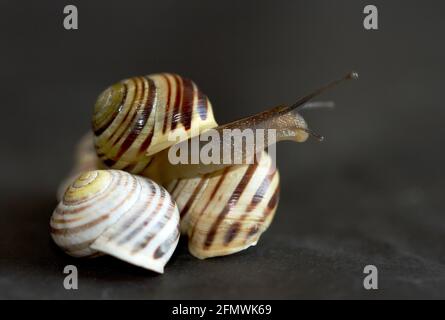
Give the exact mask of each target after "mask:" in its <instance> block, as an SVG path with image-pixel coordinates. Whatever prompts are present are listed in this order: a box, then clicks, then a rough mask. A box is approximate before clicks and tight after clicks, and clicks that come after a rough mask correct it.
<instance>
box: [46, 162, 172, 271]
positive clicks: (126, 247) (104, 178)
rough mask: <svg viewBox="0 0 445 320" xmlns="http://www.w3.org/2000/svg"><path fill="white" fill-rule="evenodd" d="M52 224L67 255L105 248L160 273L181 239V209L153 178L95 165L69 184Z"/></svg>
mask: <svg viewBox="0 0 445 320" xmlns="http://www.w3.org/2000/svg"><path fill="white" fill-rule="evenodd" d="M50 227H51V236H52V238H53V239H54V241H55V243H56V244H57V245H58V246H59V247H61V248H62V249H63V250H64V251H65V252H66V253H67V254H69V255H71V256H74V257H88V256H90V257H91V256H97V255H100V254H101V253H106V254H109V255H112V256H114V257H117V258H119V259H122V260H124V261H127V262H129V263H132V264H134V265H137V266H141V267H143V268H146V269H149V270H153V271H156V272H159V273H163V271H164V266H165V264H166V263H167V261H168V260H169V259H170V257H171V255H172V254H173V251H174V249H175V248H176V245H177V243H178V240H179V212H178V209H177V207H176V204H175V203H174V202H173V200H172V199H171V197H170V195H169V194H168V192H166V191H165V189H164V188H162V187H160V186H159V185H157V184H156V183H154V182H153V181H151V180H149V179H146V178H142V177H137V176H133V175H131V174H129V173H127V172H123V171H118V170H96V171H89V172H86V173H83V174H81V175H80V176H79V178H78V179H77V180H75V181H74V182H73V183H72V184H71V185H70V186H69V187H68V189H67V190H66V192H65V194H64V196H63V199H62V201H61V202H60V203H59V205H58V206H57V208H56V209H55V211H54V213H53V215H52V217H51V220H50Z"/></svg>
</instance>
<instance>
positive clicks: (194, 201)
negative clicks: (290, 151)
mask: <svg viewBox="0 0 445 320" xmlns="http://www.w3.org/2000/svg"><path fill="white" fill-rule="evenodd" d="M167 190H168V191H169V192H170V193H171V194H172V197H173V198H174V199H175V200H176V203H177V205H178V207H179V210H180V215H181V233H183V234H187V235H188V237H189V250H190V252H191V253H192V254H193V255H194V256H196V257H198V258H200V259H205V258H209V257H214V256H223V255H228V254H232V253H235V252H239V251H241V250H244V249H246V248H247V247H249V246H253V245H256V243H257V242H258V240H259V238H260V236H261V234H262V233H263V232H264V231H265V230H266V229H267V227H268V226H269V225H270V223H271V221H272V219H273V217H274V214H275V210H276V208H277V205H278V198H279V174H278V170H276V168H275V166H274V164H273V163H272V160H271V158H270V156H269V155H268V154H267V153H266V152H263V153H262V155H261V157H260V160H259V161H258V162H257V163H256V164H252V165H242V166H230V167H228V168H227V169H224V170H222V171H218V172H215V173H211V174H207V175H205V176H203V177H196V178H192V179H181V180H176V181H173V182H172V183H170V185H169V186H168V187H167Z"/></svg>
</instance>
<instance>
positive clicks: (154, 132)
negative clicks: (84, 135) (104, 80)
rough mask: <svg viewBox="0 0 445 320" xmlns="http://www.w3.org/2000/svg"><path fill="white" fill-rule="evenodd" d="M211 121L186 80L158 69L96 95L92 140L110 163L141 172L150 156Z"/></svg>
mask: <svg viewBox="0 0 445 320" xmlns="http://www.w3.org/2000/svg"><path fill="white" fill-rule="evenodd" d="M215 126H216V122H215V119H214V117H213V111H212V106H211V104H210V101H209V100H208V98H207V97H206V96H205V95H204V94H203V93H202V92H201V91H200V90H199V89H198V87H197V86H196V84H195V83H193V82H192V81H191V80H189V79H186V78H183V77H180V76H178V75H176V74H169V73H161V74H152V75H148V76H143V77H134V78H130V79H126V80H123V81H121V82H119V83H117V84H114V85H112V86H111V87H109V88H107V89H106V90H105V91H104V92H102V93H101V94H100V96H99V98H98V99H97V102H96V104H95V107H94V114H93V131H94V135H95V146H96V151H97V154H98V156H99V158H100V159H101V160H102V162H103V163H104V164H105V165H107V166H108V167H110V168H113V169H122V170H125V171H128V172H131V173H135V174H142V175H143V174H144V171H145V170H146V169H147V167H148V166H149V164H150V161H151V159H152V156H153V155H155V154H156V153H158V152H159V151H161V150H163V149H166V148H168V147H170V146H171V145H172V144H174V143H175V142H174V141H172V139H171V136H170V139H169V135H171V134H174V135H176V136H178V137H179V136H180V137H182V139H186V138H188V137H190V136H192V135H197V134H199V132H200V131H203V130H205V129H208V128H213V127H215Z"/></svg>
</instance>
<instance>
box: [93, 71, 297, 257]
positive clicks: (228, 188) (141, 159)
mask: <svg viewBox="0 0 445 320" xmlns="http://www.w3.org/2000/svg"><path fill="white" fill-rule="evenodd" d="M292 120H294V117H292ZM298 120H299V119H298ZM300 122H304V121H303V120H301V121H300ZM253 123H259V122H257V121H254V122H253ZM282 123H287V122H286V121H282ZM299 124H301V123H299ZM303 125H305V123H303ZM215 127H217V123H216V121H215V119H214V117H213V111H212V106H211V104H210V102H209V100H208V99H207V97H206V96H205V95H204V94H203V93H202V92H201V91H200V90H199V89H198V88H197V86H196V85H195V84H194V83H193V82H192V81H190V80H188V79H185V78H182V77H180V76H178V75H175V74H153V75H150V76H146V77H134V78H130V79H127V80H123V81H121V82H119V83H118V84H116V85H113V86H111V87H110V88H108V89H106V90H105V91H104V92H103V93H102V94H101V95H100V96H99V98H98V100H97V102H96V105H95V110H94V115H93V130H94V133H95V146H96V151H97V153H98V156H99V157H100V159H101V160H102V161H103V163H105V164H106V165H107V166H109V167H111V168H118V169H122V170H125V171H129V172H132V173H137V174H141V175H144V176H147V177H150V178H152V179H154V180H155V181H162V177H166V176H168V175H169V173H171V172H170V170H172V171H173V170H174V169H175V168H173V167H169V166H168V165H166V164H167V163H166V161H168V160H167V159H166V158H165V157H162V156H161V154H162V152H161V151H166V149H167V148H168V147H170V146H172V145H173V144H174V143H175V142H174V141H172V140H171V139H169V134H171V133H174V134H175V135H177V134H182V135H183V136H182V137H183V139H185V138H190V137H193V136H194V135H196V134H199V133H200V132H203V131H205V130H207V129H210V128H215ZM163 156H165V153H164V154H163ZM174 175H175V174H173V176H174ZM278 184H279V175H278V172H277V171H276V169H275V167H274V166H273V164H272V161H271V159H270V157H269V156H268V155H267V153H266V152H263V153H262V156H261V157H260V160H259V162H258V163H256V164H254V165H244V166H230V167H227V168H225V169H223V170H218V171H216V172H211V173H209V174H205V175H203V176H193V177H187V178H182V179H177V180H174V181H173V182H172V183H169V184H166V185H165V186H166V187H167V189H168V191H169V192H171V194H172V197H173V199H174V200H175V201H176V202H177V205H178V207H179V209H180V212H181V231H182V233H183V234H186V235H188V237H189V250H190V252H191V253H192V254H193V255H194V256H196V257H198V258H202V259H203V258H207V257H214V256H221V255H227V254H231V253H235V252H238V251H241V250H244V249H246V248H247V247H249V246H252V245H255V244H256V243H257V241H258V239H259V237H260V236H261V234H262V233H263V232H264V231H265V230H266V229H267V227H268V226H269V224H270V223H271V221H272V219H273V217H274V213H275V210H276V207H277V203H278V194H279V191H278Z"/></svg>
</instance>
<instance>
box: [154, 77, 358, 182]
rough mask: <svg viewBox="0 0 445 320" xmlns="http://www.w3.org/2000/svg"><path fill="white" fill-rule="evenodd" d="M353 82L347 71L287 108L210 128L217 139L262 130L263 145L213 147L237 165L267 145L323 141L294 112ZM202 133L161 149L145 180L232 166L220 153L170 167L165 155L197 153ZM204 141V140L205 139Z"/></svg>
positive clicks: (167, 178) (273, 109)
mask: <svg viewBox="0 0 445 320" xmlns="http://www.w3.org/2000/svg"><path fill="white" fill-rule="evenodd" d="M355 79H358V74H357V73H356V72H350V73H348V74H346V75H345V76H343V77H342V78H340V79H337V80H334V81H332V82H330V83H328V84H326V85H324V86H322V87H320V88H318V89H316V90H314V91H313V92H311V93H309V94H307V95H305V96H304V97H302V98H300V99H298V100H297V101H296V102H295V103H294V104H292V105H290V106H286V105H284V106H283V105H281V106H277V107H273V108H271V109H268V110H266V111H263V112H260V113H257V114H255V115H252V116H249V117H245V118H242V119H239V120H236V121H233V122H230V123H227V124H224V125H220V126H218V127H216V128H215V129H211V130H216V132H217V135H218V136H219V137H223V135H224V130H226V129H230V130H239V131H241V132H242V131H244V130H251V131H253V132H259V130H263V132H264V133H265V136H264V138H263V139H260V140H261V141H262V142H263V143H261V145H257V141H258V140H255V141H254V142H253V144H254V146H253V148H246V150H239V148H237V146H235V144H233V143H231V142H229V143H227V142H225V141H224V139H219V141H217V142H216V144H217V147H218V148H219V149H220V150H224V149H226V150H229V151H230V152H231V154H237V156H238V157H239V159H241V163H248V162H247V161H246V160H247V159H253V157H254V156H255V154H256V153H258V152H259V151H262V150H264V149H266V148H267V147H268V146H270V145H271V144H273V143H276V142H278V141H285V140H287V141H289V140H290V141H295V142H304V141H306V140H307V139H308V137H309V136H312V137H314V138H316V139H317V140H319V141H323V139H324V137H323V136H322V135H320V134H318V133H316V132H314V131H312V130H311V129H309V128H308V126H307V124H306V121H305V120H304V119H303V117H302V116H301V115H300V114H299V113H298V110H299V109H300V108H301V107H303V106H304V105H305V104H306V103H307V102H308V101H310V100H311V99H313V98H314V97H316V96H318V95H320V94H322V93H324V92H325V91H327V90H329V89H332V88H334V87H335V86H337V85H339V84H340V83H342V82H344V81H346V80H355ZM270 129H272V130H275V132H276V137H275V138H276V139H272V140H269V139H268V137H267V134H266V132H268V130H270ZM205 132H206V131H204V132H202V133H201V134H199V135H196V136H194V137H192V138H190V139H186V140H183V141H181V142H179V143H177V144H174V145H172V146H171V147H169V148H167V149H164V150H163V151H162V152H160V153H158V154H157V155H156V157H155V158H154V159H153V161H152V163H151V165H150V168H149V171H147V175H148V176H149V177H156V178H154V179H155V180H157V179H158V180H157V181H161V183H164V184H165V183H166V182H169V181H171V180H174V179H178V178H189V177H195V176H198V175H204V174H207V173H211V172H215V171H218V170H221V169H223V168H225V167H227V166H230V165H233V164H231V163H226V162H225V161H224V159H223V156H224V155H223V153H220V155H219V157H220V159H219V160H220V161H219V162H218V164H204V163H201V162H199V163H195V164H182V163H180V164H171V163H170V162H169V161H168V153H169V151H170V150H178V149H183V148H185V149H187V150H190V146H191V145H198V146H199V148H198V150H199V152H200V151H201V149H202V148H203V147H204V146H205V145H206V144H207V143H203V142H202V141H201V137H202V135H203V134H204V133H205ZM204 140H205V141H207V140H206V139H204ZM200 160H201V159H199V161H200ZM167 167H168V168H167Z"/></svg>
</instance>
